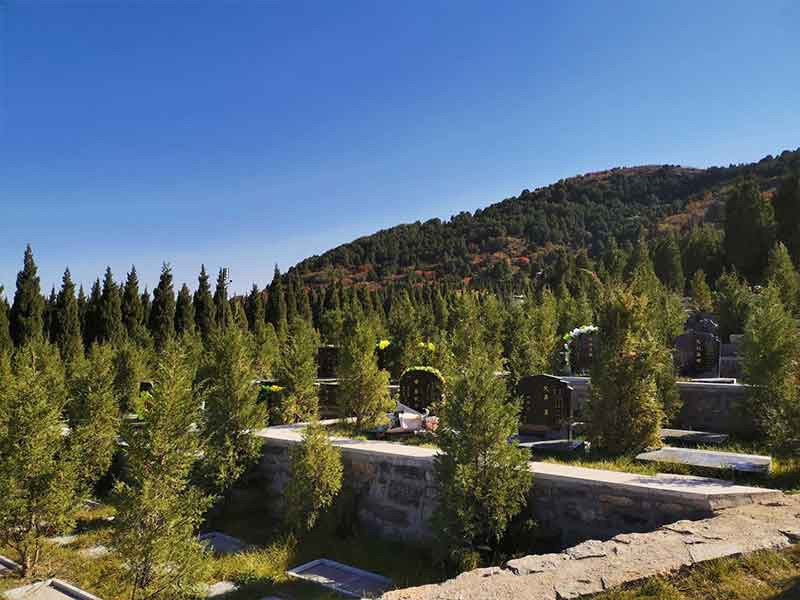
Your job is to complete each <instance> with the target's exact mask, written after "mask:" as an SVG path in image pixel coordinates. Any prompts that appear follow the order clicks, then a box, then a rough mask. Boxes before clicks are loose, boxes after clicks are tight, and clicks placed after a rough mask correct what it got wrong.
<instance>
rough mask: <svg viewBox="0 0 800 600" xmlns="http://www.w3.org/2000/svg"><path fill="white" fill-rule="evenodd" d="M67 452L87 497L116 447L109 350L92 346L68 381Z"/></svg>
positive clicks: (116, 419) (116, 417)
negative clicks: (71, 458)
mask: <svg viewBox="0 0 800 600" xmlns="http://www.w3.org/2000/svg"><path fill="white" fill-rule="evenodd" d="M68 389H69V394H70V399H69V403H68V405H67V415H68V417H69V426H70V428H71V429H72V432H71V434H70V436H69V441H68V445H69V451H70V455H71V456H72V457H74V460H75V464H76V467H77V469H76V470H77V473H76V479H77V487H78V489H79V490H81V491H82V492H83V493H89V494H91V492H92V490H93V487H94V485H95V484H96V483H97V481H98V480H99V479H100V478H101V477H103V476H104V475H105V474H106V473H107V472H108V469H109V467H110V466H111V459H112V458H113V456H114V451H115V450H116V447H117V444H116V442H117V433H118V431H119V421H120V420H119V403H118V401H117V396H116V393H115V389H114V363H113V350H112V349H111V347H110V346H108V345H103V346H100V345H97V344H93V345H92V347H91V349H90V350H89V355H88V356H87V357H86V358H85V359H83V360H80V359H79V360H78V361H77V363H76V364H75V366H74V368H73V369H72V371H71V374H70V378H69V381H68Z"/></svg>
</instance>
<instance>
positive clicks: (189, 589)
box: [112, 286, 210, 600]
mask: <svg viewBox="0 0 800 600" xmlns="http://www.w3.org/2000/svg"><path fill="white" fill-rule="evenodd" d="M164 287H165V288H166V287H167V286H164ZM159 295H162V297H163V294H159ZM155 303H156V302H155V301H154V304H155ZM193 379H194V370H193V369H191V368H190V366H189V360H188V357H187V355H186V354H185V352H184V351H183V350H182V349H181V348H180V346H179V345H178V344H177V342H175V340H174V339H171V338H170V337H169V336H167V337H166V338H165V342H164V348H163V352H162V353H161V355H160V358H159V364H158V369H157V372H156V375H155V380H156V381H157V382H158V384H157V385H156V386H155V387H154V390H153V394H152V396H151V397H149V398H148V399H147V401H146V402H145V403H144V404H143V407H142V411H141V414H140V415H139V416H140V417H141V418H142V420H143V424H142V426H140V427H135V428H134V427H130V428H128V429H126V430H125V432H124V437H125V440H126V442H127V443H128V450H127V460H128V465H129V466H128V477H127V479H126V481H125V482H124V483H118V484H117V486H116V493H117V496H118V497H119V508H118V511H117V516H116V519H115V520H114V536H113V541H112V544H113V546H114V549H115V550H116V552H117V554H118V556H119V557H120V558H121V559H122V564H123V568H124V571H125V580H126V581H127V582H129V584H130V586H131V594H130V599H131V600H140V599H141V600H144V599H149V598H156V597H158V598H189V597H194V593H195V591H196V587H197V584H198V583H199V581H200V579H201V576H202V562H203V555H204V550H203V547H202V546H201V544H200V543H199V542H198V541H197V537H196V536H197V529H198V527H199V526H200V524H201V522H202V519H203V513H204V512H205V510H206V509H207V507H208V506H209V504H210V502H209V499H208V498H207V497H205V496H204V495H203V494H202V493H201V492H200V491H199V490H198V489H197V488H195V487H194V486H192V485H191V484H190V481H189V478H190V474H191V472H192V470H193V468H194V466H195V463H196V461H197V457H198V455H199V454H200V453H201V451H202V445H201V443H200V439H199V436H198V432H197V431H196V429H195V428H194V427H193V425H194V424H195V423H198V422H199V420H200V403H199V401H198V399H197V398H196V396H195V394H194V391H193V388H192V380H193Z"/></svg>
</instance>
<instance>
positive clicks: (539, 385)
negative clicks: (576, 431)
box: [517, 375, 572, 434]
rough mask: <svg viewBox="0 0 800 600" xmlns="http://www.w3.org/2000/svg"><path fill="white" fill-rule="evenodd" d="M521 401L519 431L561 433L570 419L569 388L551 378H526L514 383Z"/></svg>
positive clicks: (570, 392) (537, 376) (570, 389)
mask: <svg viewBox="0 0 800 600" xmlns="http://www.w3.org/2000/svg"><path fill="white" fill-rule="evenodd" d="M517 395H518V396H520V397H521V398H522V411H521V412H520V416H519V421H520V423H519V432H520V434H526V433H548V432H556V431H561V430H563V429H564V428H565V427H568V426H569V423H570V421H571V420H572V388H571V387H570V386H569V385H568V384H567V382H566V381H563V380H561V379H559V378H558V377H553V376H552V375H528V376H527V377H523V378H522V379H520V380H519V382H518V383H517Z"/></svg>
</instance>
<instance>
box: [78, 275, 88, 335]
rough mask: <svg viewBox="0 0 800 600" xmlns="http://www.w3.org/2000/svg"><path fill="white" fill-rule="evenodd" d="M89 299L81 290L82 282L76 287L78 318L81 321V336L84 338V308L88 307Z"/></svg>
mask: <svg viewBox="0 0 800 600" xmlns="http://www.w3.org/2000/svg"><path fill="white" fill-rule="evenodd" d="M88 305H89V301H88V300H87V298H86V293H85V292H84V291H83V284H81V285H80V288H79V289H78V319H80V322H81V336H83V338H84V339H85V337H86V310H87V308H88Z"/></svg>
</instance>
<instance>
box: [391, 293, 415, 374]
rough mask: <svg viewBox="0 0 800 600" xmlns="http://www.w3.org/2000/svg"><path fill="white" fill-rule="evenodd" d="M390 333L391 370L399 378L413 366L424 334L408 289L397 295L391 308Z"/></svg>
mask: <svg viewBox="0 0 800 600" xmlns="http://www.w3.org/2000/svg"><path fill="white" fill-rule="evenodd" d="M389 335H390V337H391V342H392V345H391V346H390V356H391V372H392V376H393V377H395V378H397V377H400V375H401V374H402V373H403V371H404V370H406V369H407V368H409V367H413V366H414V364H415V362H416V360H417V354H418V352H419V342H420V341H422V336H421V334H420V331H419V324H418V323H417V312H416V310H414V306H413V305H412V304H411V297H410V296H409V294H408V290H403V293H402V294H400V296H395V298H394V300H393V301H392V308H391V309H390V310H389Z"/></svg>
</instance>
